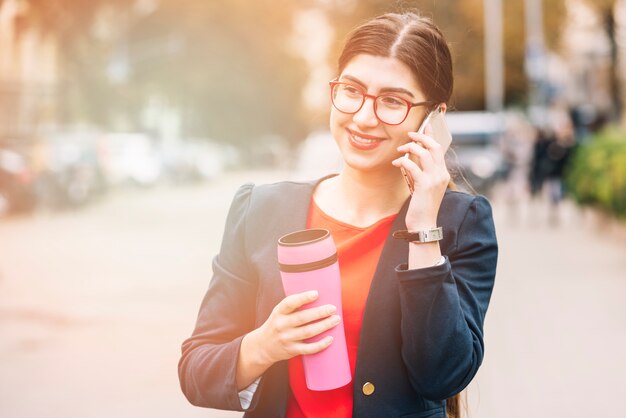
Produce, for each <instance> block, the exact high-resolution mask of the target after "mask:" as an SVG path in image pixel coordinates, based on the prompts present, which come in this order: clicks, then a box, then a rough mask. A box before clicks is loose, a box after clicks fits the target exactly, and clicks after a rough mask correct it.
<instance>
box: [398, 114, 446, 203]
mask: <svg viewBox="0 0 626 418" xmlns="http://www.w3.org/2000/svg"><path fill="white" fill-rule="evenodd" d="M444 114H445V111H444V109H443V108H442V106H441V105H439V106H437V108H436V109H435V110H433V111H431V112H430V113H429V114H428V115H427V116H426V118H425V119H424V121H423V122H422V124H421V125H420V127H419V129H418V130H417V133H418V134H423V133H424V131H425V129H426V126H428V125H430V133H431V136H432V138H433V139H434V140H435V141H437V142H438V143H439V144H441V146H442V147H443V150H444V152H446V151H447V150H448V147H450V143H451V142H452V135H451V134H450V131H449V130H448V126H447V125H446V121H445V119H444ZM404 157H405V158H409V153H406V154H405V155H404ZM400 170H401V171H402V175H403V176H404V180H405V181H406V184H407V186H408V187H409V192H410V193H411V194H413V192H414V190H415V186H414V185H413V179H412V178H411V176H409V174H408V173H407V172H406V170H405V169H404V167H400Z"/></svg>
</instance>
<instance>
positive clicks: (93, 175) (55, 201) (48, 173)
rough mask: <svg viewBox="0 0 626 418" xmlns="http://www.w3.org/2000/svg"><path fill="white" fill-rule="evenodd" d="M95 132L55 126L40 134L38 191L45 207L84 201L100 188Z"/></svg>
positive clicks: (102, 183)
mask: <svg viewBox="0 0 626 418" xmlns="http://www.w3.org/2000/svg"><path fill="white" fill-rule="evenodd" d="M99 136H100V135H99V133H98V132H96V131H90V130H82V129H76V130H59V131H55V132H47V133H44V134H42V135H41V139H40V141H41V144H40V145H39V146H40V147H42V148H44V149H45V151H44V153H45V157H44V158H43V160H44V164H43V168H42V169H41V170H40V172H39V173H38V184H39V187H38V193H39V199H40V201H41V203H42V204H43V205H44V206H46V207H51V208H65V207H73V206H78V205H82V204H85V203H87V202H88V201H90V200H91V199H93V198H94V197H95V196H96V195H98V194H99V193H100V192H102V191H103V189H104V182H103V175H102V167H101V164H100V157H99V151H98V141H99Z"/></svg>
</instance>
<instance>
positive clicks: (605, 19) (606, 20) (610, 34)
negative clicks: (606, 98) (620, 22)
mask: <svg viewBox="0 0 626 418" xmlns="http://www.w3.org/2000/svg"><path fill="white" fill-rule="evenodd" d="M585 2H586V3H587V4H589V6H591V7H592V8H593V9H594V10H596V11H597V12H598V14H599V15H600V18H601V21H602V24H603V27H604V32H605V33H606V36H607V39H608V40H609V47H610V68H611V71H610V81H609V85H610V87H611V89H610V94H611V103H612V106H611V108H612V113H611V115H610V116H611V118H612V119H613V120H617V119H619V118H620V117H622V112H623V109H624V97H623V94H624V93H625V92H623V91H622V86H621V83H620V74H619V66H618V50H619V49H618V47H617V27H616V20H615V5H616V0H585ZM624 58H625V59H626V57H624Z"/></svg>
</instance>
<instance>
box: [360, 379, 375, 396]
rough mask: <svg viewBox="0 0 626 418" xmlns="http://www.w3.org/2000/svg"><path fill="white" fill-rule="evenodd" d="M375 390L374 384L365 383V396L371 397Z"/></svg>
mask: <svg viewBox="0 0 626 418" xmlns="http://www.w3.org/2000/svg"><path fill="white" fill-rule="evenodd" d="M375 390H376V387H374V384H373V383H370V382H365V384H364V385H363V394H364V395H365V396H370V395H371V394H372V393H374V391H375Z"/></svg>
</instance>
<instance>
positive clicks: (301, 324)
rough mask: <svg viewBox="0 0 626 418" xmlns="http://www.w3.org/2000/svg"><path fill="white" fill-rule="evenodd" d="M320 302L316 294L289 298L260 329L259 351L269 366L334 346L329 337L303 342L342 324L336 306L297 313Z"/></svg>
mask: <svg viewBox="0 0 626 418" xmlns="http://www.w3.org/2000/svg"><path fill="white" fill-rule="evenodd" d="M317 298H318V293H317V292H316V291H309V292H304V293H297V294H294V295H290V296H287V297H286V298H284V299H283V300H282V301H280V303H279V304H278V305H276V306H275V307H274V309H273V310H272V313H271V314H270V316H269V318H267V320H266V321H265V323H264V324H263V325H261V326H260V327H259V328H258V332H259V336H260V338H259V342H260V346H259V349H260V350H261V354H262V355H263V357H264V358H265V359H266V361H268V363H271V364H274V363H276V362H278V361H281V360H288V359H290V358H292V357H295V356H297V355H302V354H314V353H317V352H319V351H322V350H323V349H325V348H326V347H328V346H329V345H330V344H331V343H332V342H333V337H331V336H330V335H328V336H326V337H324V338H322V339H320V340H319V341H315V342H305V341H304V340H307V339H309V338H312V337H315V336H316V335H319V334H321V333H323V332H324V331H327V330H329V329H331V328H333V327H335V326H337V325H338V324H339V322H340V321H341V317H340V316H339V315H336V314H335V313H336V311H337V308H336V307H335V306H333V305H322V306H317V307H313V308H308V309H302V310H298V309H299V308H301V307H302V306H304V305H306V304H308V303H311V302H313V301H315V300H316V299H317Z"/></svg>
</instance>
